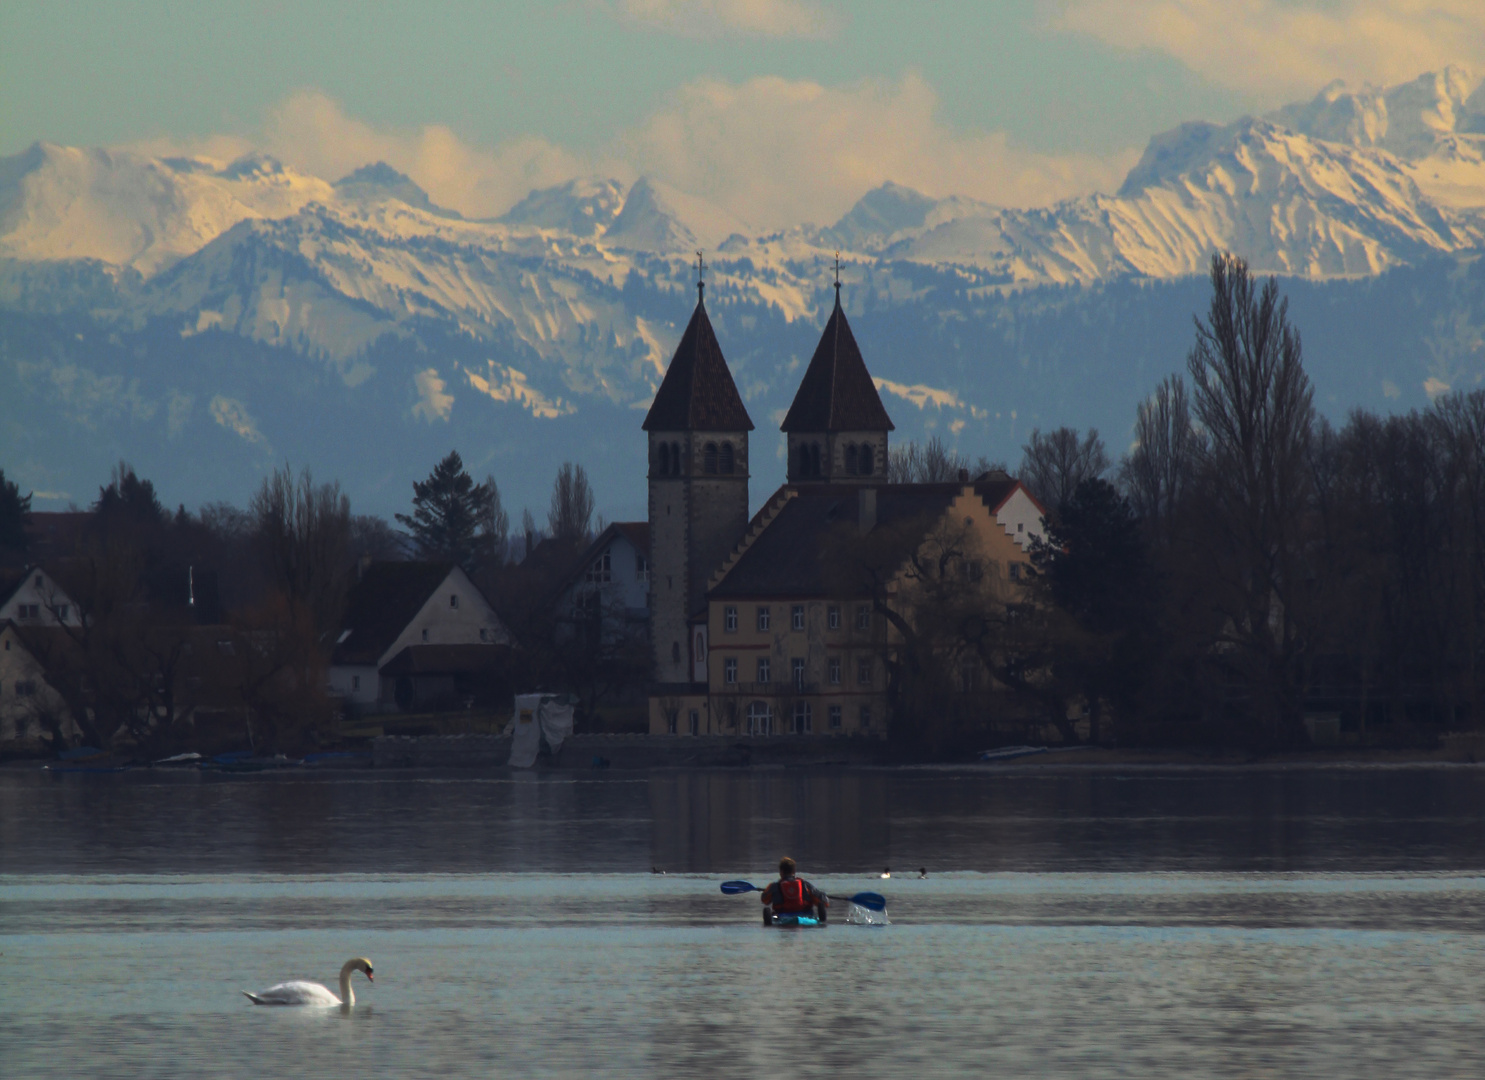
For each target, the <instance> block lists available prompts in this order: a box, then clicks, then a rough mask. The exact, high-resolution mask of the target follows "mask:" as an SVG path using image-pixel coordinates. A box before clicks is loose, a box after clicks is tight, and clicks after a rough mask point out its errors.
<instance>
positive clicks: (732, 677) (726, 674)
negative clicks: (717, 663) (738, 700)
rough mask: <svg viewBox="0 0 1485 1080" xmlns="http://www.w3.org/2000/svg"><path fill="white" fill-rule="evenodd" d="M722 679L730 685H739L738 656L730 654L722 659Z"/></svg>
mask: <svg viewBox="0 0 1485 1080" xmlns="http://www.w3.org/2000/svg"><path fill="white" fill-rule="evenodd" d="M722 680H723V681H724V682H725V683H726V684H727V685H728V686H736V685H737V657H735V656H729V657H728V658H727V659H726V660H723V661H722Z"/></svg>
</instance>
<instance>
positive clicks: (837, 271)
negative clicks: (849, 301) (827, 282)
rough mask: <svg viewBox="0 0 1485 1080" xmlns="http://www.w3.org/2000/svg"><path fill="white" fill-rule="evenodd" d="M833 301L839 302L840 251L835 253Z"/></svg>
mask: <svg viewBox="0 0 1485 1080" xmlns="http://www.w3.org/2000/svg"><path fill="white" fill-rule="evenodd" d="M835 302H836V303H837V304H839V303H840V252H839V251H837V252H836V253H835Z"/></svg>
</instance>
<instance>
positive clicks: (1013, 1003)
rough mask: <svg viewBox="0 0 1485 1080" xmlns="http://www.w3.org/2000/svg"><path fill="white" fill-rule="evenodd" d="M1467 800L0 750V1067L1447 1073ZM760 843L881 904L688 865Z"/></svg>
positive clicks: (1130, 779) (1455, 1015)
mask: <svg viewBox="0 0 1485 1080" xmlns="http://www.w3.org/2000/svg"><path fill="white" fill-rule="evenodd" d="M1482 825H1485V769H1480V768H1473V767H1452V768H1399V769H1375V768H1373V769H1367V768H1356V769H1310V770H1303V769H1288V770H1259V769H1252V770H1223V771H1216V770H1192V769H1184V770H1183V769H1153V768H1152V769H1126V770H1109V769H1099V770H1088V769H1084V770H1079V769H1073V768H1062V769H1056V768H1051V769H1049V768H1046V767H1041V768H1036V769H1005V768H1002V769H987V770H981V771H969V770H951V769H944V770H896V771H894V770H859V771H854V770H853V771H830V772H809V771H795V770H779V771H772V772H769V771H758V770H754V771H725V772H723V771H719V772H701V773H687V772H674V771H660V772H655V773H650V774H643V773H633V774H617V773H616V774H610V775H595V776H593V777H589V776H583V775H573V774H567V775H555V774H548V775H529V774H528V775H508V774H505V773H502V772H497V773H491V774H488V775H480V776H458V775H449V774H443V775H436V776H435V775H420V774H416V773H382V772H376V773H373V772H347V773H330V774H320V775H314V774H306V773H299V774H294V775H282V776H269V777H265V776H261V775H260V776H254V777H235V778H234V777H224V776H211V775H200V774H194V773H189V774H159V773H153V774H150V773H140V774H124V775H72V776H60V777H57V776H43V775H39V774H38V773H37V771H36V770H34V769H23V770H22V769H5V770H0V1074H3V1075H4V1076H6V1077H32V1076H68V1077H73V1076H89V1077H93V1076H131V1077H132V1076H161V1077H165V1076H211V1077H279V1076H296V1077H297V1076H310V1075H333V1074H345V1075H353V1074H376V1075H381V1076H387V1077H403V1076H429V1077H432V1076H440V1077H442V1076H579V1075H581V1076H588V1075H593V1076H647V1077H652V1076H655V1075H657V1074H659V1075H675V1076H687V1077H689V1076H741V1075H757V1074H759V1073H760V1072H768V1073H773V1074H782V1073H784V1072H785V1071H787V1072H788V1073H789V1074H791V1075H808V1076H822V1075H831V1076H833V1075H851V1076H868V1077H875V1076H905V1075H998V1076H1007V1077H1042V1076H1049V1077H1050V1076H1059V1077H1060V1076H1068V1077H1126V1076H1127V1077H1145V1076H1151V1077H1207V1076H1212V1077H1218V1076H1221V1077H1227V1076H1231V1077H1251V1076H1265V1077H1267V1076H1273V1077H1290V1076H1294V1077H1305V1076H1327V1077H1394V1076H1396V1077H1456V1076H1457V1077H1478V1076H1481V1075H1485V1043H1482V1040H1485V933H1482V932H1485V828H1482ZM786 851H787V852H789V853H791V854H793V855H795V857H796V858H798V859H799V860H800V862H801V865H802V868H803V870H804V872H805V873H806V875H807V876H809V877H811V878H812V879H813V880H815V881H816V882H817V883H820V884H822V885H825V886H827V887H828V888H830V889H831V890H832V891H835V892H844V893H849V892H853V891H856V890H859V889H866V888H872V889H876V890H878V891H881V892H883V893H885V894H886V895H887V897H888V900H889V914H890V916H891V925H889V926H882V927H871V926H858V925H847V924H844V923H842V922H839V921H837V922H836V923H834V924H832V925H831V926H830V928H829V929H827V930H824V931H793V932H784V931H766V930H764V929H763V928H761V927H759V926H758V925H757V922H756V920H757V911H758V904H757V900H756V898H755V897H749V896H742V897H723V896H721V895H720V894H719V893H718V891H717V888H716V883H717V882H718V881H719V880H720V879H722V878H723V877H748V878H751V879H752V880H754V881H756V882H758V883H759V884H762V883H763V882H764V881H766V880H768V877H769V874H768V871H769V869H770V866H771V864H772V863H773V862H775V861H776V859H777V857H778V855H779V854H781V853H783V852H786ZM888 865H890V866H892V867H894V868H895V869H896V870H897V871H898V872H897V873H894V876H893V878H892V879H891V880H890V881H881V880H878V879H876V878H874V877H873V876H872V875H874V874H877V873H880V871H881V868H882V867H884V866H888ZM920 865H923V866H926V867H927V868H928V869H929V874H930V876H929V878H928V880H926V881H919V880H916V879H915V877H916V875H914V876H913V877H903V876H902V875H901V871H903V870H906V869H907V868H909V867H914V868H916V867H917V866H920ZM652 867H653V868H657V869H660V870H664V871H666V873H664V874H654V873H651V868H652ZM363 954H364V955H367V956H370V957H371V958H372V959H373V960H374V962H375V965H376V971H377V980H376V984H375V985H374V986H369V985H368V984H367V983H366V982H365V980H364V979H363V978H362V977H361V976H359V975H358V976H357V977H356V978H357V982H356V993H357V1005H356V1008H355V1009H353V1010H350V1011H349V1012H345V1013H343V1012H341V1011H340V1010H330V1011H320V1010H315V1011H311V1010H292V1009H263V1008H257V1007H254V1006H252V1005H251V1004H249V1003H248V1002H247V1001H246V999H244V998H243V997H242V996H241V995H240V994H238V992H237V991H238V990H239V989H258V988H261V987H263V986H266V985H269V984H271V983H274V982H278V981H281V980H283V979H286V978H312V979H315V980H317V981H323V982H326V983H327V984H330V985H331V986H332V987H333V986H334V980H335V976H336V973H337V972H338V970H339V967H340V964H341V963H342V962H343V961H344V960H345V959H346V958H347V957H349V956H353V955H363Z"/></svg>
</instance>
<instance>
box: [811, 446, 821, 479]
mask: <svg viewBox="0 0 1485 1080" xmlns="http://www.w3.org/2000/svg"><path fill="white" fill-rule="evenodd" d="M810 475H811V476H819V475H820V444H819V443H812V444H811V445H810Z"/></svg>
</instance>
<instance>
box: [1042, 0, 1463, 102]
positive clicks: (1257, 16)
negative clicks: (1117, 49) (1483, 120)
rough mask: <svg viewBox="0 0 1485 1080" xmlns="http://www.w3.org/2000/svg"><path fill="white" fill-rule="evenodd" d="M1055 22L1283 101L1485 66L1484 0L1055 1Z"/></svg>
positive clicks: (1051, 12)
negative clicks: (1343, 84) (1335, 86)
mask: <svg viewBox="0 0 1485 1080" xmlns="http://www.w3.org/2000/svg"><path fill="white" fill-rule="evenodd" d="M1048 11H1049V15H1050V22H1051V25H1052V26H1053V27H1054V28H1055V29H1058V30H1065V31H1075V32H1080V33H1085V34H1090V35H1092V36H1093V37H1096V38H1098V39H1100V40H1102V41H1106V42H1108V43H1110V44H1112V45H1118V46H1122V47H1125V48H1136V49H1138V48H1144V49H1155V50H1157V51H1160V52H1165V53H1169V54H1170V55H1172V56H1174V57H1175V58H1176V59H1178V60H1180V61H1181V62H1182V63H1183V64H1185V65H1186V66H1187V67H1189V68H1191V69H1192V70H1193V71H1196V72H1198V73H1200V74H1202V75H1204V76H1206V77H1207V78H1210V79H1212V80H1214V81H1216V82H1218V83H1222V84H1223V85H1226V86H1231V87H1235V88H1238V89H1241V90H1245V91H1249V92H1252V93H1255V94H1257V95H1259V96H1260V97H1261V98H1263V99H1266V100H1269V101H1271V102H1272V103H1275V104H1278V103H1280V102H1283V101H1287V100H1289V99H1290V98H1291V97H1292V96H1293V95H1295V94H1312V93H1314V92H1315V91H1316V90H1318V89H1319V88H1320V87H1321V86H1322V85H1324V84H1326V83H1328V82H1330V81H1332V80H1333V79H1336V78H1342V79H1345V80H1347V81H1348V82H1362V81H1368V82H1377V83H1383V84H1391V83H1398V82H1403V81H1405V80H1408V79H1412V78H1415V77H1416V76H1417V75H1418V74H1419V73H1420V72H1424V71H1437V70H1438V69H1440V68H1442V67H1444V66H1445V65H1446V64H1450V63H1456V62H1463V63H1467V64H1474V65H1477V66H1478V65H1481V64H1485V4H1482V3H1481V2H1480V0H1145V2H1143V3H1133V4H1132V3H1129V2H1128V0H1053V2H1051V3H1049V4H1048Z"/></svg>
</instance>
